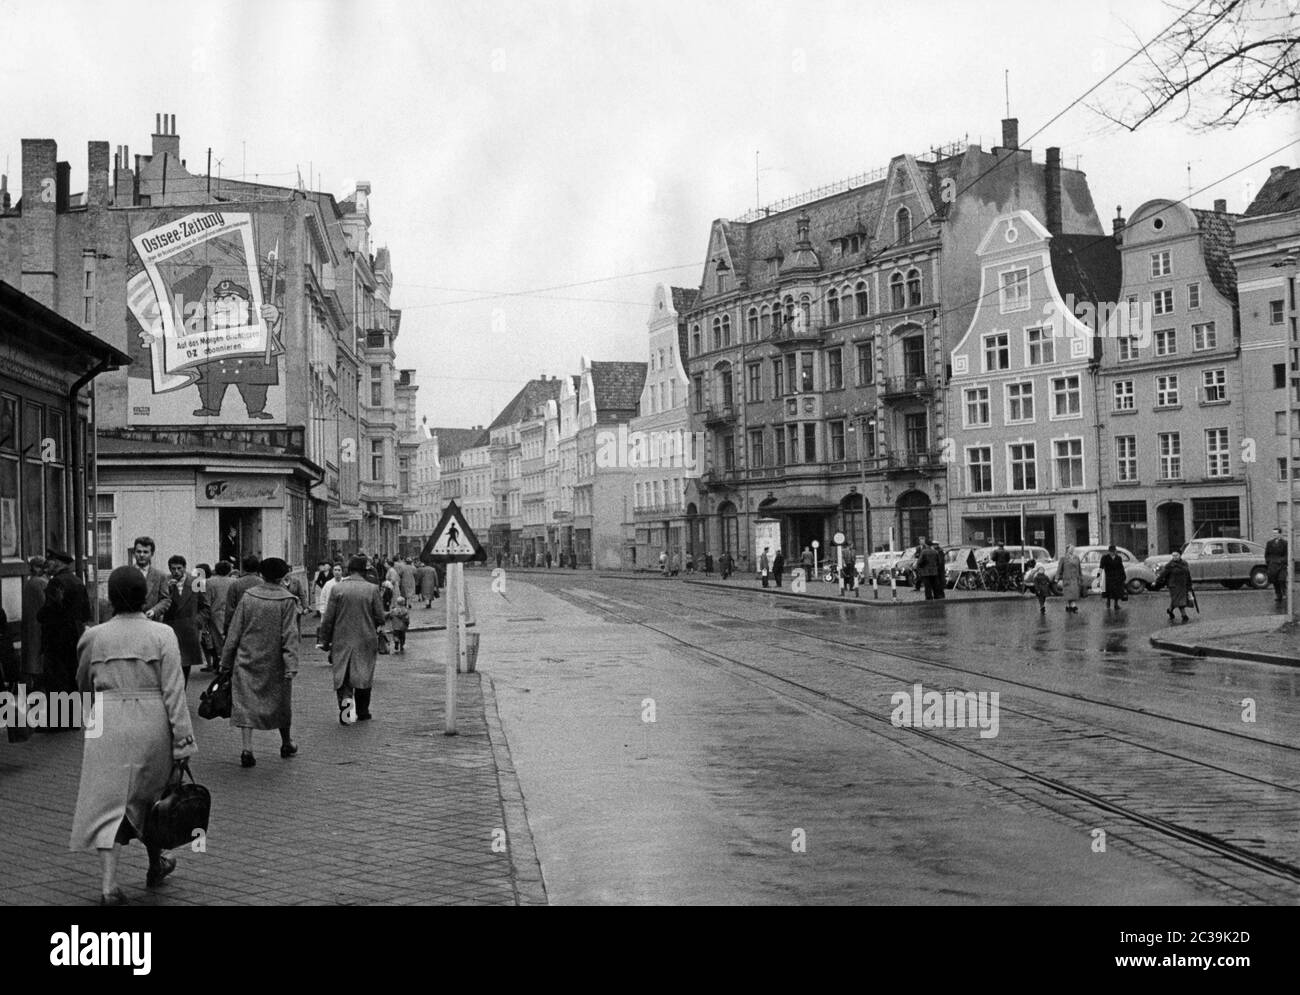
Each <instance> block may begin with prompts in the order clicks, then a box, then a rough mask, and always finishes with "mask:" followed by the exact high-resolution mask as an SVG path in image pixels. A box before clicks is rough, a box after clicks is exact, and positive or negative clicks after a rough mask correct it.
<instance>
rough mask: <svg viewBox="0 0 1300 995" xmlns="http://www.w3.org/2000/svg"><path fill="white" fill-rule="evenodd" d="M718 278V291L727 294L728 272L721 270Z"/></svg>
mask: <svg viewBox="0 0 1300 995" xmlns="http://www.w3.org/2000/svg"><path fill="white" fill-rule="evenodd" d="M717 280H718V288H717V289H718V293H720V294H725V293H726V292H727V274H726V273H723V272H721V271H719V272H718V274H717Z"/></svg>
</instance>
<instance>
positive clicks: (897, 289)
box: [889, 273, 906, 311]
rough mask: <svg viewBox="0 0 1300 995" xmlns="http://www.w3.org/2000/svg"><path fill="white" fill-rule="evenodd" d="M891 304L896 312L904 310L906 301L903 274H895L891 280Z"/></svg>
mask: <svg viewBox="0 0 1300 995" xmlns="http://www.w3.org/2000/svg"><path fill="white" fill-rule="evenodd" d="M889 302H890V305H891V306H892V307H893V309H894V310H895V311H901V310H903V307H904V305H905V303H906V301H905V298H904V297H903V274H902V273H895V274H894V275H893V276H891V277H890V278H889Z"/></svg>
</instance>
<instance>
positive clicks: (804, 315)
mask: <svg viewBox="0 0 1300 995" xmlns="http://www.w3.org/2000/svg"><path fill="white" fill-rule="evenodd" d="M799 318H800V320H801V321H802V322H803V324H802V325H800V326H799V327H800V328H801V329H803V330H804V331H805V332H806V331H809V330H810V329H811V328H812V298H811V297H809V296H808V295H807V294H804V295H803V296H802V297H800V298H799Z"/></svg>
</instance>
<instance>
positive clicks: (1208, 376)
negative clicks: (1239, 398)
mask: <svg viewBox="0 0 1300 995" xmlns="http://www.w3.org/2000/svg"><path fill="white" fill-rule="evenodd" d="M1201 385H1202V386H1203V387H1204V388H1205V403H1206V404H1215V403H1217V402H1219V401H1226V400H1227V399H1228V371H1227V370H1223V369H1219V370H1206V371H1205V372H1204V373H1202V374H1201Z"/></svg>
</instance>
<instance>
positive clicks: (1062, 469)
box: [1052, 439, 1083, 490]
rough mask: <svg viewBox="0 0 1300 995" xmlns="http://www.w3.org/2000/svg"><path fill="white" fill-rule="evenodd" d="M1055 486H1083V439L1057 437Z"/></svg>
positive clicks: (1065, 487)
mask: <svg viewBox="0 0 1300 995" xmlns="http://www.w3.org/2000/svg"><path fill="white" fill-rule="evenodd" d="M1052 445H1053V446H1054V447H1055V449H1056V486H1057V488H1058V489H1060V490H1067V489H1069V488H1071V487H1082V486H1083V440H1082V439H1057V440H1056V441H1055V442H1054V443H1053V444H1052Z"/></svg>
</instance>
